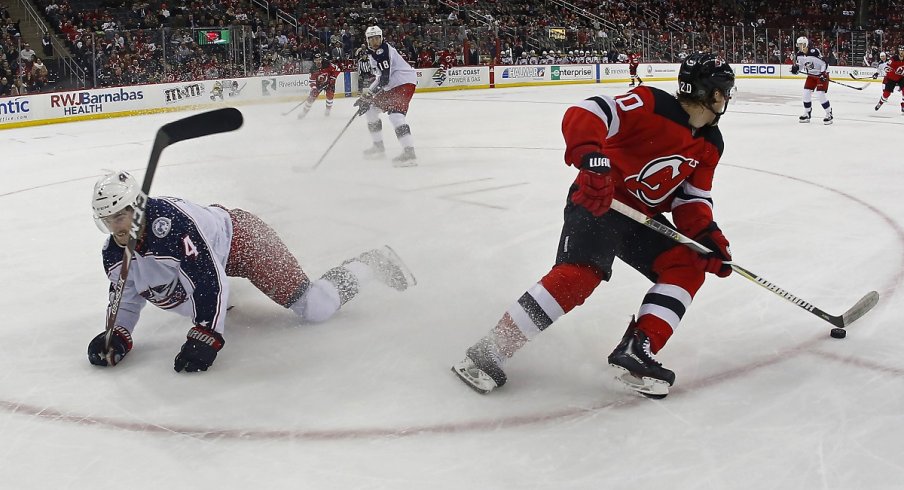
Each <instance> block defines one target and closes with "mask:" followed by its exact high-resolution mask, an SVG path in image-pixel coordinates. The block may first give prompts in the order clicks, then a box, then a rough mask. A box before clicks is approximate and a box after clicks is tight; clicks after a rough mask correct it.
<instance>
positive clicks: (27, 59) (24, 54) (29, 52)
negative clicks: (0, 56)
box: [19, 43, 37, 65]
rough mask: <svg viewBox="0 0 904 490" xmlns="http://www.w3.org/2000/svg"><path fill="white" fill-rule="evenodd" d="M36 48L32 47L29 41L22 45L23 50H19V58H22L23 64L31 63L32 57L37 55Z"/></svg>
mask: <svg viewBox="0 0 904 490" xmlns="http://www.w3.org/2000/svg"><path fill="white" fill-rule="evenodd" d="M36 54H37V53H35V50H33V49H31V46H29V44H28V43H25V44H23V45H22V50H21V51H19V59H21V60H22V62H21V64H23V65H24V64H28V63H31V59H32V58H33V57H34V56H35V55H36Z"/></svg>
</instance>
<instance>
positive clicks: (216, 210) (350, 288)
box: [88, 170, 413, 372]
mask: <svg viewBox="0 0 904 490" xmlns="http://www.w3.org/2000/svg"><path fill="white" fill-rule="evenodd" d="M140 190H141V187H140V185H139V184H138V182H137V181H136V180H135V178H134V177H132V176H131V175H130V174H129V173H128V172H125V171H122V170H119V171H115V172H112V173H110V174H107V175H104V176H103V177H101V178H100V179H99V180H98V181H97V183H96V184H95V185H94V193H93V195H92V199H91V204H92V207H93V209H94V218H95V221H96V223H97V226H98V228H100V229H101V231H103V232H105V233H109V234H110V235H109V237H108V238H107V241H106V242H105V244H104V248H103V254H102V255H103V264H104V270H105V272H106V274H107V278H108V279H109V280H110V282H111V284H110V298H111V301H112V298H113V292H114V290H115V285H116V283H117V281H118V280H119V277H120V271H121V268H122V264H123V256H124V250H125V246H126V245H127V243H128V240H129V229H130V227H131V223H132V213H133V206H134V204H135V202H136V199H138V197H139V193H140ZM138 236H139V240H138V245H137V247H136V249H135V254H134V255H133V257H132V259H131V262H130V264H129V270H128V280H127V281H126V283H125V285H124V289H123V292H122V300H121V303H120V304H119V310H118V313H117V315H116V323H115V327H114V329H113V335H112V341H111V344H110V350H111V351H112V352H110V351H106V352H105V338H104V337H105V332H101V333H100V334H98V335H97V336H96V337H94V339H93V340H91V342H90V343H89V344H88V361H89V362H91V364H95V365H98V366H107V365H109V364H110V363H112V365H116V364H117V363H118V362H119V361H121V360H122V358H123V357H125V356H126V355H127V354H128V353H129V351H131V350H132V334H133V332H134V330H135V326H136V324H137V323H138V318H139V315H140V312H141V309H142V308H143V307H144V306H145V304H146V303H147V302H151V303H152V304H154V305H155V306H157V307H158V308H161V309H165V310H172V311H174V312H176V313H178V314H180V315H182V316H185V317H188V318H189V319H190V320H191V328H190V329H189V330H188V334H187V336H186V341H185V343H184V344H183V345H182V349H181V350H180V351H179V353H178V354H177V355H176V358H175V362H174V366H173V367H174V369H175V370H176V371H177V372H178V371H186V372H195V371H206V370H207V369H208V368H209V367H210V366H211V364H213V362H214V360H215V359H216V357H217V353H218V352H219V350H220V349H221V348H222V347H223V345H224V343H225V340H224V339H225V337H224V335H225V325H226V310H227V304H228V300H229V281H228V280H227V278H228V277H244V278H246V279H248V280H250V281H251V283H252V284H254V285H255V286H256V287H257V288H258V289H259V290H261V292H263V293H264V294H266V295H267V296H268V297H270V299H272V300H273V301H275V302H276V303H277V304H279V305H280V306H282V307H284V308H288V309H290V310H292V311H293V312H295V313H296V314H298V316H300V317H301V319H302V320H303V321H306V322H322V321H324V320H327V319H328V318H330V317H331V316H332V315H333V314H334V313H336V311H338V310H339V308H340V307H341V306H342V305H344V304H345V303H347V302H348V301H349V300H351V299H352V298H354V297H355V295H356V294H357V293H358V290H359V288H360V287H362V286H363V285H364V284H365V283H366V282H368V281H370V280H371V279H378V280H380V281H381V282H383V283H384V284H386V285H388V286H390V287H392V288H394V289H396V290H398V291H403V290H405V289H407V288H408V286H409V285H410V284H413V277H411V276H410V275H409V273H408V272H407V269H406V268H405V266H404V265H403V264H402V263H401V260H400V259H399V258H398V256H396V255H395V253H394V252H393V251H392V249H390V248H389V247H384V248H381V249H374V250H370V251H367V252H364V253H362V254H360V255H359V256H357V257H355V258H352V259H349V260H346V261H345V262H343V263H342V264H341V265H339V266H337V267H334V268H332V269H330V270H328V271H327V272H326V273H325V274H323V276H322V277H320V279H315V280H311V279H310V278H308V276H307V274H305V272H304V271H303V270H302V269H301V267H300V266H299V265H298V262H297V261H296V260H295V257H294V256H292V254H291V253H290V252H289V250H288V248H286V246H285V244H284V243H283V242H282V240H281V239H280V238H279V236H277V234H276V232H274V231H273V229H272V228H270V227H269V226H268V225H267V224H266V223H264V222H263V221H262V220H261V219H260V218H258V217H257V216H255V215H253V214H251V213H249V212H247V211H243V210H241V209H226V208H225V207H222V206H220V205H216V204H214V205H211V206H202V205H198V204H195V203H192V202H189V201H186V200H183V199H178V198H173V197H160V198H148V199H147V207H146V209H145V220H144V225H143V226H142V228H141V230H140V231H139V234H138ZM111 306H112V304H111V305H110V306H108V312H109V308H110V307H111ZM108 361H109V362H108Z"/></svg>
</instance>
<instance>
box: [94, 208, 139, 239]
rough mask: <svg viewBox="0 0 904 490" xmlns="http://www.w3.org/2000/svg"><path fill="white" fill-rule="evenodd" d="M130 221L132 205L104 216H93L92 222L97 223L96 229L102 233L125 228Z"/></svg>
mask: <svg viewBox="0 0 904 490" xmlns="http://www.w3.org/2000/svg"><path fill="white" fill-rule="evenodd" d="M131 222H132V207H131V206H128V207H126V208H125V209H120V210H119V211H117V212H115V213H113V214H111V215H109V216H104V217H102V218H101V217H97V216H95V217H94V224H96V225H97V229H99V230H100V231H102V232H104V233H114V232H115V231H116V230H122V229H127V228H128V227H129V226H130V224H131Z"/></svg>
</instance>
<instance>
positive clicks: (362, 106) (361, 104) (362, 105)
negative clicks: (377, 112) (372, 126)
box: [355, 96, 371, 116]
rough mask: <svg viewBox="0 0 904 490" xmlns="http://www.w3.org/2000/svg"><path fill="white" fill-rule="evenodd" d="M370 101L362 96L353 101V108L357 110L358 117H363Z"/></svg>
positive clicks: (368, 108)
mask: <svg viewBox="0 0 904 490" xmlns="http://www.w3.org/2000/svg"><path fill="white" fill-rule="evenodd" d="M370 105H371V100H370V99H367V98H364V97H363V96H362V97H361V98H360V99H358V100H356V101H355V107H357V108H358V115H359V116H363V115H364V114H366V113H367V111H369V110H370Z"/></svg>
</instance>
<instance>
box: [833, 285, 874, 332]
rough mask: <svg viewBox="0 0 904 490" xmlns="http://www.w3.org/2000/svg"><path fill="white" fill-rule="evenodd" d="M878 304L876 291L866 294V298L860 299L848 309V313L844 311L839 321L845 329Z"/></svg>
mask: <svg viewBox="0 0 904 490" xmlns="http://www.w3.org/2000/svg"><path fill="white" fill-rule="evenodd" d="M877 303H879V293H877V292H876V291H870V292H868V293H866V296H864V297H862V298H860V301H858V302H857V303H856V304H855V305H854V306H852V307H850V308H849V309H848V311H845V312H844V313H843V314H842V315H841V321H842V323H843V324H844V326H845V327H847V326H848V325H850V324H852V323H854V322H855V321H857V320H858V319H859V318H860V317H862V316H863V315H865V314H867V312H869V310H872V309H873V307H874V306H876V304H877Z"/></svg>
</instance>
